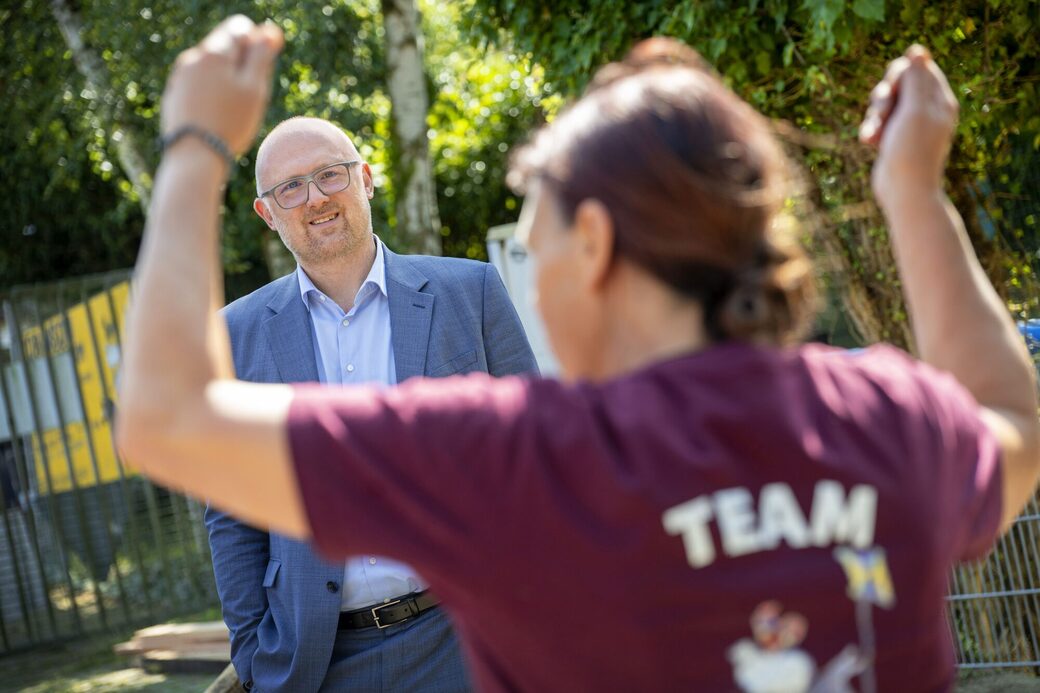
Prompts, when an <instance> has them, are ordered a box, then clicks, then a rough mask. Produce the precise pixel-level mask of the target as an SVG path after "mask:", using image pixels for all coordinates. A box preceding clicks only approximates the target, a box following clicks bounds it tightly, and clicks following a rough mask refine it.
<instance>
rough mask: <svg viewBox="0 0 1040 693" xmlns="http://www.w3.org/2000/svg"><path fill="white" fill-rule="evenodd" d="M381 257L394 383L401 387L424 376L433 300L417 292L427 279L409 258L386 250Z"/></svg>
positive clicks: (431, 296) (432, 297) (429, 295)
mask: <svg viewBox="0 0 1040 693" xmlns="http://www.w3.org/2000/svg"><path fill="white" fill-rule="evenodd" d="M383 255H384V257H385V262H386V294H387V299H388V300H389V302H390V341H391V343H392V344H393V347H394V364H395V365H396V367H397V382H399V383H401V382H404V381H405V380H407V379H408V378H412V377H414V376H417V375H422V374H423V373H424V372H425V369H426V351H427V348H428V347H429V344H430V321H431V319H432V318H433V303H434V296H433V295H432V294H424V293H422V292H421V291H420V289H422V288H423V287H424V286H425V285H426V276H425V275H423V273H422V272H420V271H419V270H418V269H416V268H415V266H414V265H413V263H411V262H410V261H409V258H407V257H402V256H400V255H395V254H394V253H391V252H390V251H389V249H387V248H385V247H384V248H383Z"/></svg>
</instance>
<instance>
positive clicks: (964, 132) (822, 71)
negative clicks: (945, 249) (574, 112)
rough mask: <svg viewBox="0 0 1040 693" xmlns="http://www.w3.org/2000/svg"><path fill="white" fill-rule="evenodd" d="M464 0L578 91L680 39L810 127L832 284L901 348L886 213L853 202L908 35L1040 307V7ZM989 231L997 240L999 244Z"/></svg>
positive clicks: (479, 19)
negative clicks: (937, 83) (871, 130)
mask: <svg viewBox="0 0 1040 693" xmlns="http://www.w3.org/2000/svg"><path fill="white" fill-rule="evenodd" d="M466 3H467V5H468V10H467V11H466V12H465V13H464V15H463V16H464V17H465V18H467V27H468V30H469V31H470V32H471V33H472V34H473V35H474V36H476V37H477V38H478V39H480V40H482V41H484V42H485V43H487V44H489V45H496V44H501V43H502V42H503V41H506V42H510V44H511V45H514V46H515V47H516V49H518V50H520V51H521V52H522V53H526V54H528V55H531V56H533V59H534V60H535V62H536V63H537V64H538V65H540V66H541V67H542V68H543V69H544V70H545V76H546V79H547V80H548V81H549V82H550V83H552V84H554V85H557V87H559V88H560V89H561V90H562V92H564V93H565V94H567V95H575V94H577V93H578V92H579V91H580V90H581V88H582V87H583V86H584V84H585V82H586V81H587V80H588V79H589V78H590V77H591V75H592V73H593V71H594V68H595V67H596V66H598V65H600V64H603V63H604V62H607V61H610V60H614V59H618V58H620V57H621V56H623V55H624V53H625V52H626V51H627V50H628V48H629V47H630V46H631V45H632V44H633V43H635V42H636V41H638V40H640V39H642V38H646V37H648V36H651V35H668V36H675V37H677V38H680V39H682V40H684V41H686V42H687V43H689V44H690V45H692V46H693V47H695V48H696V49H697V50H699V51H700V52H701V53H702V54H703V55H704V56H705V57H706V58H707V59H708V60H710V61H711V62H712V63H713V64H714V65H715V66H716V67H717V69H718V70H719V71H720V72H721V73H722V75H723V77H724V79H725V80H726V82H727V83H728V84H729V85H730V86H732V87H733V88H734V89H735V90H736V91H737V92H738V93H739V94H740V95H741V96H743V97H744V98H746V99H747V100H748V101H749V102H750V103H751V104H753V105H754V106H755V107H756V108H758V109H759V110H760V111H762V112H763V113H765V114H766V115H768V116H771V117H773V118H778V119H784V120H787V121H790V122H791V123H792V124H794V125H795V126H796V128H797V131H796V133H797V132H798V131H800V132H801V133H806V134H808V135H810V136H811V137H809V138H807V137H796V138H795V139H796V140H798V142H799V145H798V147H797V149H798V150H799V151H798V153H799V155H800V156H801V157H803V158H802V162H803V163H804V164H805V166H806V167H807V169H808V170H809V172H810V173H811V176H810V178H811V181H812V182H813V183H814V184H815V187H816V188H817V192H818V194H817V197H816V199H814V200H813V201H814V202H815V203H816V204H817V206H818V207H819V208H820V209H821V210H822V211H823V212H825V213H826V214H827V215H829V219H830V221H831V224H830V225H832V226H835V227H836V228H834V229H832V230H830V231H829V232H828V234H827V235H828V236H830V238H828V239H825V240H826V241H827V242H826V243H822V244H821V246H822V251H825V252H827V253H828V254H830V255H834V256H836V258H831V260H832V262H831V265H832V266H831V269H833V270H835V271H833V272H832V273H831V276H830V279H831V281H832V282H838V283H839V284H840V286H839V288H840V289H841V290H842V291H843V292H845V293H844V294H843V295H845V296H846V298H847V297H848V292H847V291H845V290H846V289H848V288H849V287H848V286H846V282H850V283H855V284H857V285H858V286H855V287H851V288H852V289H855V290H858V291H860V292H861V293H862V296H861V297H860V298H862V299H863V300H862V301H860V304H861V306H864V307H861V308H850V310H852V311H853V312H854V313H857V314H858V316H857V315H854V318H857V326H858V327H859V329H860V331H861V332H863V333H864V334H863V336H864V337H866V338H869V339H877V338H884V339H890V340H892V341H895V342H897V343H903V344H906V343H908V336H907V334H908V333H907V332H906V329H905V324H906V321H905V310H904V309H903V307H902V303H901V298H900V296H899V290H898V285H897V284H895V283H894V280H893V279H892V277H891V275H889V274H887V273H885V269H886V268H887V267H890V266H891V258H890V256H889V254H888V252H887V245H886V244H887V239H886V237H885V236H884V233H883V232H881V233H879V232H878V229H879V227H880V226H881V222H880V219H879V218H878V216H877V214H876V212H871V213H868V214H866V216H864V215H863V214H859V215H853V217H854V218H852V219H848V216H849V215H848V214H846V213H845V210H847V209H848V208H849V207H850V206H851V205H856V204H857V203H861V202H863V201H865V200H868V199H869V198H870V192H869V183H868V174H869V163H870V160H871V155H870V153H869V152H867V151H866V150H865V149H864V148H863V147H861V146H860V145H858V143H857V142H856V139H855V136H856V128H857V126H858V124H859V121H860V119H861V117H862V112H863V110H864V108H865V105H866V101H867V95H868V93H869V90H870V88H871V87H872V86H873V84H874V83H875V82H876V81H877V80H878V78H879V77H880V76H881V75H882V74H883V72H884V69H885V66H886V64H887V63H888V61H890V60H892V59H893V58H895V57H897V56H898V55H899V54H900V53H901V52H902V51H903V50H905V49H906V48H907V47H908V46H909V45H910V44H912V43H915V42H920V43H923V44H925V45H927V46H929V47H930V48H931V49H932V51H933V53H934V54H935V55H936V57H937V60H938V61H939V64H940V65H941V66H942V67H943V68H944V70H945V71H946V72H947V75H948V76H949V79H950V82H951V84H952V85H954V87H955V90H956V92H957V94H958V97H959V99H960V102H961V122H960V126H959V130H958V138H957V142H956V146H955V151H954V153H953V156H952V160H951V167H950V171H949V180H950V184H951V192H952V194H953V196H954V200H955V202H956V203H957V205H958V207H959V208H960V210H961V212H962V213H963V214H964V216H965V218H966V219H967V220H968V221H969V226H970V228H971V231H972V232H973V236H974V240H975V241H976V242H977V243H976V245H977V249H978V250H979V251H980V254H981V255H982V257H983V260H984V262H985V263H986V265H987V269H988V270H990V274H991V276H992V277H993V278H994V279H995V280H996V281H997V284H998V288H1002V289H1005V290H1007V292H1008V293H1009V296H1010V297H1011V298H1012V299H1014V301H1015V303H1016V307H1017V308H1021V309H1023V310H1024V309H1027V308H1029V309H1035V305H1033V306H1032V307H1030V306H1027V305H1026V303H1028V302H1029V301H1035V295H1029V292H1027V291H1022V290H1019V287H1016V286H1014V285H1012V284H1011V283H1009V282H1008V281H1007V277H1008V268H1009V267H1010V266H1019V267H1021V266H1022V264H1023V258H1022V254H1023V253H1025V252H1028V253H1033V252H1034V251H1035V250H1036V247H1037V235H1036V233H1037V229H1036V213H1035V210H1036V207H1037V201H1038V200H1040V186H1038V184H1037V179H1036V176H1035V174H1031V173H1030V172H1031V171H1034V170H1035V163H1036V161H1037V157H1036V152H1037V148H1038V147H1040V94H1038V92H1037V85H1038V84H1040V66H1038V62H1037V57H1038V56H1040V31H1038V30H1037V28H1038V25H1040V3H1038V2H1037V0H1003V1H1000V2H998V1H995V0H994V1H990V2H985V1H982V0H955V1H952V2H946V3H927V4H924V3H906V4H901V3H892V2H887V3H886V2H884V0H854V1H851V2H847V1H846V0H747V1H746V2H740V3H733V2H726V1H724V0H714V1H712V0H709V1H703V0H680V1H679V2H665V0H647V1H645V2H638V3H631V2H623V1H621V0H610V1H605V2H600V1H597V2H591V1H589V0H554V1H553V2H551V3H550V2H548V1H547V0H466ZM819 136H822V137H819ZM1030 166H1031V168H1030ZM987 233H988V234H989V235H990V236H993V235H994V234H995V236H996V239H997V243H996V244H994V243H988V242H986V240H985V237H986V235H987ZM834 259H836V260H837V263H838V264H837V266H833V260H834ZM1026 264H1028V263H1026ZM879 272H880V273H881V274H880V277H879ZM1030 274H1031V272H1030ZM1020 285H1021V282H1020ZM847 303H848V302H847ZM847 307H848V306H847ZM860 318H862V319H860ZM868 323H870V324H868Z"/></svg>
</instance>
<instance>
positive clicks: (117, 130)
mask: <svg viewBox="0 0 1040 693" xmlns="http://www.w3.org/2000/svg"><path fill="white" fill-rule="evenodd" d="M51 12H52V13H53V14H54V19H55V20H57V22H58V28H59V29H60V30H61V34H62V36H64V37H65V43H67V44H68V46H69V50H70V51H72V60H73V62H75V63H76V69H78V70H79V72H80V74H82V75H83V77H84V78H85V79H86V80H87V86H89V87H90V91H91V92H93V100H95V101H100V103H101V104H111V105H110V106H106V108H110V109H111V112H110V113H109V114H108V115H109V117H110V119H111V121H112V135H111V137H112V141H113V142H115V145H116V154H117V156H118V157H119V165H120V167H121V168H122V169H123V172H124V173H125V174H126V177H127V178H128V179H129V180H130V184H131V185H132V186H133V188H134V192H135V193H137V197H138V199H139V200H140V201H141V207H142V208H143V209H144V211H145V213H147V212H148V201H149V198H150V195H151V180H152V175H151V171H150V170H149V168H148V164H147V162H146V160H145V157H144V155H143V154H142V153H141V148H140V146H139V145H138V141H137V137H136V135H135V133H134V132H133V130H132V129H131V128H130V127H128V126H127V125H126V123H125V121H124V118H123V115H124V114H123V113H122V106H121V104H122V103H123V99H122V97H121V96H120V95H118V94H115V93H114V89H113V86H112V79H111V77H110V75H109V73H108V69H107V68H106V67H105V63H104V61H102V60H101V56H99V55H98V53H97V51H95V50H94V49H93V48H91V47H90V46H88V45H87V44H86V43H85V42H84V40H83V20H82V19H81V18H80V16H79V14H77V13H76V11H75V10H74V9H72V8H71V7H70V6H69V4H68V3H67V2H66V0H51Z"/></svg>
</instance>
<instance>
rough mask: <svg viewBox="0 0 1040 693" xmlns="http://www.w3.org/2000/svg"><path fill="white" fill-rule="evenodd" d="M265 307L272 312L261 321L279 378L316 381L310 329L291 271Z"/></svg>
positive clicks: (312, 336)
mask: <svg viewBox="0 0 1040 693" xmlns="http://www.w3.org/2000/svg"><path fill="white" fill-rule="evenodd" d="M267 307H268V308H269V309H270V310H271V311H273V314H272V315H270V317H268V318H267V320H265V321H264V330H265V331H266V332H267V341H268V345H269V346H270V348H271V356H272V357H273V358H274V363H275V367H277V368H278V376H279V378H280V381H281V382H283V383H299V382H317V380H318V366H317V364H316V363H315V361H314V330H313V328H312V326H311V318H310V314H309V313H308V312H307V306H305V305H304V304H303V298H302V297H301V296H300V282H299V280H298V279H297V278H296V275H295V274H293V275H291V276H289V277H286V281H284V282H283V283H282V287H281V290H280V291H279V292H278V293H277V294H276V295H275V296H274V298H272V299H271V302H270V303H268V304H267Z"/></svg>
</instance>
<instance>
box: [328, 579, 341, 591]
mask: <svg viewBox="0 0 1040 693" xmlns="http://www.w3.org/2000/svg"><path fill="white" fill-rule="evenodd" d="M325 589H327V590H328V591H329V592H332V593H333V594H336V592H339V583H337V582H333V581H332V580H329V581H328V582H326V583H325Z"/></svg>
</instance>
